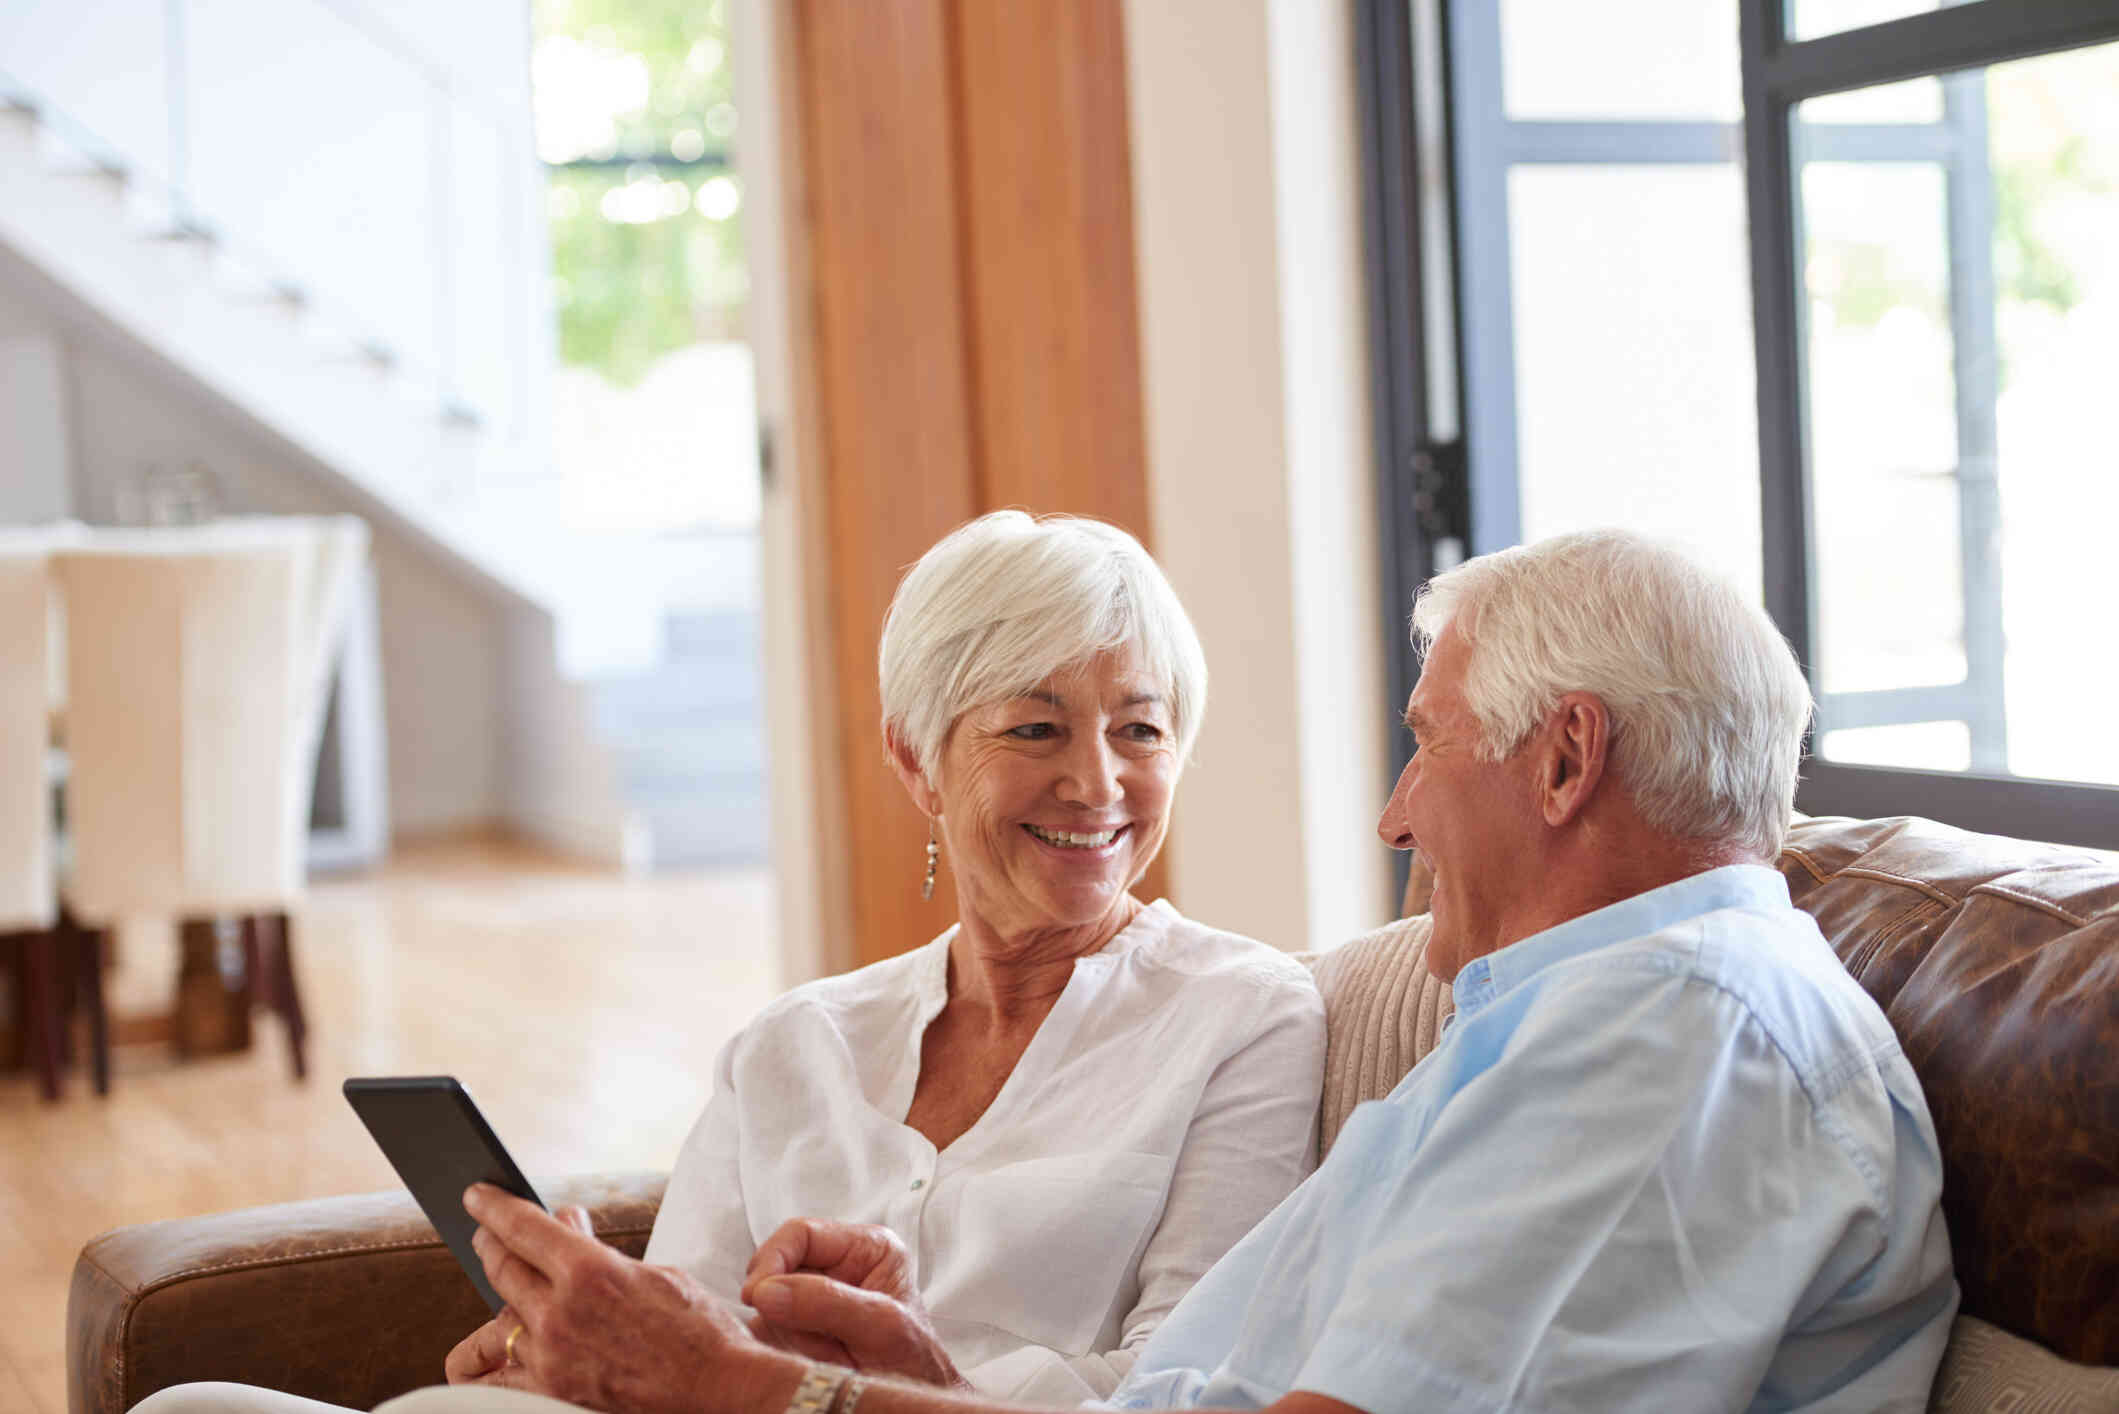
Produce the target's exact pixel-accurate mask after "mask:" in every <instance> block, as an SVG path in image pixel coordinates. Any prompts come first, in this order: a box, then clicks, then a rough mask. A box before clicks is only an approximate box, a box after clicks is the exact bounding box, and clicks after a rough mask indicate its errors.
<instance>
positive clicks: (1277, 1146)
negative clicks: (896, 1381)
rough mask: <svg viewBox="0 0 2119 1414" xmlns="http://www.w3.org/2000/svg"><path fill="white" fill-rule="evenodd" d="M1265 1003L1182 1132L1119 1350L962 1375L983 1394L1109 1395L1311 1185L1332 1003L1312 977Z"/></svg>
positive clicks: (1037, 1353) (1266, 995)
mask: <svg viewBox="0 0 2119 1414" xmlns="http://www.w3.org/2000/svg"><path fill="white" fill-rule="evenodd" d="M1258 992H1259V993H1260V995H1259V998H1258V1001H1257V1003H1256V1004H1255V1006H1254V1008H1253V1010H1252V1020H1251V1024H1250V1027H1249V1033H1250V1034H1249V1035H1248V1037H1247V1039H1245V1040H1244V1042H1243V1043H1242V1044H1241V1045H1240V1046H1239V1047H1238V1048H1237V1049H1236V1050H1235V1051H1234V1052H1233V1053H1231V1054H1230V1055H1229V1056H1228V1057H1227V1058H1226V1059H1224V1060H1223V1061H1222V1062H1221V1063H1220V1064H1219V1065H1218V1066H1216V1067H1215V1069H1214V1072H1213V1074H1212V1075H1211V1076H1210V1077H1209V1078H1208V1080H1207V1083H1206V1085H1205V1088H1204V1089H1203V1091H1202V1092H1201V1094H1200V1097H1199V1102H1198V1105H1197V1107H1196V1108H1195V1110H1194V1111H1193V1115H1192V1120H1191V1123H1190V1124H1189V1125H1188V1126H1187V1128H1186V1130H1185V1138H1184V1144H1183V1147H1182V1148H1181V1149H1180V1150H1179V1152H1178V1155H1177V1161H1176V1165H1175V1167H1174V1168H1173V1170H1172V1173H1171V1178H1170V1188H1169V1194H1168V1197H1167V1199H1166V1201H1165V1203H1164V1205H1163V1212H1162V1217H1161V1219H1160V1221H1159V1222H1158V1223H1157V1224H1156V1227H1155V1231H1154V1232H1153V1234H1152V1235H1151V1236H1150V1237H1149V1239H1148V1243H1147V1246H1146V1247H1145V1248H1144V1249H1143V1251H1142V1253H1141V1258H1140V1262H1139V1264H1138V1267H1137V1269H1136V1272H1137V1276H1138V1279H1139V1282H1140V1297H1139V1299H1138V1300H1137V1301H1135V1303H1134V1304H1133V1307H1132V1309H1131V1310H1129V1311H1128V1312H1127V1313H1126V1317H1125V1320H1124V1321H1123V1323H1122V1324H1121V1329H1120V1337H1119V1343H1118V1345H1117V1347H1116V1348H1114V1349H1111V1350H1104V1351H1092V1352H1090V1353H1089V1354H1086V1355H1078V1356H1073V1357H1069V1356H1066V1355H1063V1354H1062V1353H1060V1352H1058V1351H1055V1350H1050V1349H1047V1348H1045V1347H1042V1346H1034V1345H1033V1346H1026V1347H1023V1348H1022V1349H1019V1350H1016V1351H1012V1352H1010V1353H1009V1354H1008V1355H1005V1356H1002V1357H1000V1358H999V1359H996V1360H991V1361H988V1362H986V1363H985V1364H984V1365H981V1366H978V1367H976V1368H974V1369H969V1370H965V1371H963V1372H962V1373H963V1375H964V1377H965V1378H966V1379H967V1380H969V1381H970V1382H971V1383H972V1384H973V1385H974V1386H976V1387H977V1388H978V1389H979V1390H980V1391H981V1392H983V1393H985V1394H988V1395H991V1396H993V1397H995V1398H1006V1399H1012V1400H1018V1401H1022V1402H1026V1403H1031V1404H1041V1405H1068V1406H1071V1405H1076V1404H1080V1403H1083V1402H1084V1401H1088V1400H1098V1399H1102V1398H1104V1397H1105V1396H1107V1395H1109V1394H1110V1393H1111V1392H1112V1391H1113V1390H1115V1389H1116V1388H1118V1385H1119V1382H1120V1381H1121V1380H1123V1379H1124V1378H1125V1377H1126V1374H1127V1372H1128V1371H1130V1370H1131V1369H1132V1368H1133V1364H1134V1361H1135V1360H1136V1359H1137V1358H1138V1356H1139V1354H1140V1349H1141V1347H1142V1346H1143V1345H1145V1344H1146V1343H1147V1340H1148V1337H1149V1336H1151V1335H1152V1334H1154V1332H1155V1328H1156V1327H1157V1326H1158V1325H1160V1324H1161V1323H1162V1320H1163V1317H1165V1316H1167V1315H1168V1314H1169V1313H1170V1310H1171V1308H1172V1307H1174V1306H1176V1305H1177V1303H1178V1301H1179V1300H1180V1299H1181V1298H1182V1297H1183V1296H1184V1294H1185V1293H1186V1292H1187V1291H1190V1290H1191V1289H1192V1286H1193V1284H1194V1283H1195V1282H1197V1281H1198V1280H1199V1279H1200V1277H1201V1276H1203V1275H1204V1274H1205V1273H1206V1270H1207V1268H1209V1267H1211V1266H1213V1265H1214V1263H1215V1262H1217V1261H1219V1260H1220V1259H1221V1256H1222V1254H1223V1253H1225V1252H1227V1251H1228V1250H1229V1248H1231V1247H1232V1246H1234V1245H1235V1244H1236V1241H1237V1239H1239V1238H1241V1237H1242V1236H1243V1235H1244V1234H1245V1233H1246V1232H1249V1231H1250V1230H1251V1228H1252V1227H1253V1226H1254V1225H1255V1224H1256V1223H1257V1222H1258V1220H1259V1219H1260V1218H1263V1217H1264V1216H1265V1215H1266V1214H1267V1213H1269V1212H1271V1211H1272V1210H1273V1208H1274V1206H1275V1205H1277V1204H1278V1203H1279V1202H1280V1200H1281V1199H1283V1198H1285V1197H1286V1196H1287V1195H1288V1194H1289V1193H1290V1192H1291V1191H1293V1189H1294V1188H1295V1186H1296V1185H1297V1184H1299V1183H1301V1182H1302V1180H1303V1179H1304V1178H1305V1177H1306V1176H1307V1175H1308V1174H1309V1171H1310V1168H1311V1166H1312V1164H1313V1162H1314V1153H1315V1147H1316V1145H1315V1135H1316V1123H1317V1095H1318V1092H1319V1090H1320V1088H1321V1087H1322V1085H1323V1082H1324V1003H1323V1001H1322V1000H1320V999H1319V997H1318V995H1317V990H1316V988H1315V987H1314V986H1312V985H1311V984H1310V983H1309V981H1308V979H1307V978H1306V977H1305V978H1302V979H1294V978H1281V977H1272V978H1269V979H1264V980H1262V981H1261V982H1260V983H1259V985H1258Z"/></svg>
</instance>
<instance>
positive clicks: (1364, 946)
mask: <svg viewBox="0 0 2119 1414" xmlns="http://www.w3.org/2000/svg"><path fill="white" fill-rule="evenodd" d="M1432 928H1433V920H1432V919H1430V918H1429V917H1428V916H1427V915H1426V914H1424V913H1423V914H1421V915H1420V916H1419V917H1417V918H1401V919H1399V920H1398V921H1397V922H1396V923H1387V924H1385V925H1384V926H1383V927H1381V928H1378V929H1377V930H1376V931H1375V932H1373V933H1364V934H1362V935H1361V936H1360V937H1358V938H1354V939H1352V940H1350V941H1348V942H1346V943H1342V944H1341V945H1340V946H1338V947H1336V948H1333V949H1331V950H1330V951H1329V952H1322V953H1314V954H1312V955H1310V956H1308V957H1305V958H1304V959H1303V961H1305V962H1307V963H1308V964H1309V965H1310V971H1311V972H1312V973H1313V974H1314V975H1315V977H1316V979H1317V990H1318V991H1319V992H1321V993H1323V995H1324V1026H1325V1042H1324V1095H1323V1097H1322V1099H1320V1100H1319V1102H1318V1107H1317V1152H1318V1154H1319V1155H1323V1154H1326V1153H1329V1152H1330V1151H1331V1148H1332V1141H1333V1140H1334V1139H1336V1138H1337V1137H1338V1136H1339V1126H1340V1125H1342V1124H1345V1123H1346V1117H1347V1116H1348V1115H1350V1114H1352V1113H1353V1112H1354V1106H1356V1105H1358V1104H1360V1103H1361V1102H1362V1101H1364V1100H1379V1099H1381V1098H1383V1097H1384V1096H1385V1095H1388V1094H1390V1093H1391V1090H1392V1089H1393V1088H1394V1087H1395V1086H1396V1085H1397V1084H1398V1082H1399V1080H1401V1079H1403V1078H1404V1076H1405V1073H1406V1072H1407V1071H1409V1070H1411V1069H1412V1068H1413V1063H1414V1062H1415V1061H1417V1060H1419V1059H1420V1058H1421V1057H1422V1056H1424V1055H1426V1054H1427V1053H1428V1052H1429V1051H1431V1050H1433V1049H1434V1048H1435V1042H1436V1041H1438V1040H1440V1039H1441V1036H1442V1021H1443V1018H1445V1017H1447V1016H1448V1015H1449V1014H1450V1012H1451V1011H1453V1010H1455V1008H1456V1002H1455V999H1454V998H1453V997H1452V996H1451V995H1450V990H1449V985H1448V984H1447V983H1445V982H1442V981H1440V980H1438V979H1437V978H1435V977H1434V976H1432V975H1431V974H1430V973H1429V972H1428V970H1427V962H1426V954H1427V935H1428V933H1429V932H1430V931H1431V930H1432Z"/></svg>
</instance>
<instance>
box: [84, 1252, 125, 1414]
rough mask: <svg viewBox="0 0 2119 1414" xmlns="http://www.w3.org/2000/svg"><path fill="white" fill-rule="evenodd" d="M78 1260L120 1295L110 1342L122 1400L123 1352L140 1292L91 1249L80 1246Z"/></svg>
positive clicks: (112, 1368)
mask: <svg viewBox="0 0 2119 1414" xmlns="http://www.w3.org/2000/svg"><path fill="white" fill-rule="evenodd" d="M78 1260H79V1261H80V1262H81V1263H82V1264H84V1265H86V1266H87V1267H88V1269H89V1270H90V1271H92V1272H94V1273H95V1274H96V1275H97V1276H99V1277H101V1278H103V1280H105V1281H107V1282H109V1283H110V1284H111V1286H113V1287H115V1288H116V1289H117V1291H118V1294H119V1297H120V1301H119V1306H120V1312H121V1314H120V1315H119V1317H118V1338H117V1340H115V1341H114V1342H112V1344H114V1345H115V1346H116V1347H117V1351H116V1354H115V1356H114V1357H113V1358H112V1360H111V1374H112V1375H113V1376H114V1377H115V1378H116V1380H117V1385H118V1398H119V1399H121V1400H122V1399H124V1398H125V1396H126V1393H127V1390H126V1388H125V1352H126V1349H127V1347H128V1345H129V1343H130V1342H131V1340H132V1316H133V1312H135V1311H137V1310H139V1309H140V1294H139V1293H138V1292H136V1291H133V1290H132V1289H131V1288H130V1287H128V1286H127V1285H126V1284H125V1283H124V1282H122V1281H120V1280H118V1278H117V1275H116V1273H114V1272H112V1271H111V1269H110V1268H108V1267H106V1266H104V1265H103V1264H102V1263H101V1262H99V1261H97V1260H96V1259H95V1256H94V1254H93V1251H92V1249H90V1248H86V1247H84V1248H82V1249H81V1256H80V1258H79V1259H78ZM71 1354H72V1352H71V1351H69V1352H68V1355H69V1364H71Z"/></svg>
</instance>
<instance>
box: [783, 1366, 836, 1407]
mask: <svg viewBox="0 0 2119 1414" xmlns="http://www.w3.org/2000/svg"><path fill="white" fill-rule="evenodd" d="M847 1379H848V1374H847V1372H846V1371H844V1370H841V1369H838V1368H837V1367H836V1366H832V1365H812V1366H810V1367H809V1368H808V1369H807V1370H805V1371H804V1372H803V1374H802V1383H800V1384H798V1385H796V1386H795V1397H794V1398H793V1399H790V1400H788V1401H787V1414H826V1411H828V1410H829V1409H830V1408H831V1406H832V1404H833V1402H834V1401H836V1400H837V1399H838V1397H839V1390H840V1389H841V1388H842V1387H843V1386H844V1385H845V1384H846V1381H847Z"/></svg>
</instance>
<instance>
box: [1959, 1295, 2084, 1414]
mask: <svg viewBox="0 0 2119 1414" xmlns="http://www.w3.org/2000/svg"><path fill="white" fill-rule="evenodd" d="M1928 1409H1929V1410H1930V1411H1931V1414H2114V1411H2119V1370H2113V1369H2106V1368H2103V1367H2100V1366H2093V1365H2075V1364H2070V1363H2069V1362H2068V1361H2066V1360H2063V1359H2061V1358H2060V1357H2059V1356H2057V1355H2055V1354H2053V1353H2052V1352H2051V1351H2049V1350H2047V1349H2046V1348H2045V1347H2044V1346H2042V1345H2035V1344H2033V1343H2032V1342H2030V1341H2028V1340H2024V1339H2023V1338H2022V1337H2020V1336H2013V1335H2010V1334H2009V1333H2008V1332H2007V1331H2005V1330H2003V1329H2001V1328H2000V1327H1999V1326H1990V1325H1988V1324H1987V1323H1986V1322H1985V1321H1982V1320H1980V1319H1979V1318H1978V1317H1976V1316H1959V1317H1958V1318H1957V1324H1956V1325H1954V1326H1952V1327H1951V1328H1950V1348H1949V1349H1948V1350H1946V1351H1944V1352H1943V1357H1942V1369H1941V1370H1939V1371H1937V1372H1936V1375H1935V1395H1934V1398H1933V1399H1931V1400H1930V1401H1929V1403H1928Z"/></svg>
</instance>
